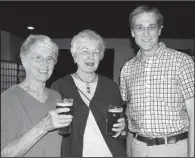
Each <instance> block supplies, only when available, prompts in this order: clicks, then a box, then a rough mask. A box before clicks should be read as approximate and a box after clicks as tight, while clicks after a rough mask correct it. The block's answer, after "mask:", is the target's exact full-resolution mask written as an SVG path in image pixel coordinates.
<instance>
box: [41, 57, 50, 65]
mask: <svg viewBox="0 0 195 158" xmlns="http://www.w3.org/2000/svg"><path fill="white" fill-rule="evenodd" d="M42 65H44V66H48V65H49V62H48V60H47V59H46V58H43V60H42Z"/></svg>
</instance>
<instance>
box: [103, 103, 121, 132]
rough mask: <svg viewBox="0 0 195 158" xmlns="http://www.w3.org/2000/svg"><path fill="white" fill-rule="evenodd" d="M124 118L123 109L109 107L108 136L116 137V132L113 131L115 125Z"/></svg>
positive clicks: (114, 106) (113, 106)
mask: <svg viewBox="0 0 195 158" xmlns="http://www.w3.org/2000/svg"><path fill="white" fill-rule="evenodd" d="M122 117H123V107H121V106H116V105H109V107H108V112H107V120H106V134H107V135H111V136H114V135H115V134H116V132H114V131H112V128H113V124H115V123H117V122H118V119H120V118H122Z"/></svg>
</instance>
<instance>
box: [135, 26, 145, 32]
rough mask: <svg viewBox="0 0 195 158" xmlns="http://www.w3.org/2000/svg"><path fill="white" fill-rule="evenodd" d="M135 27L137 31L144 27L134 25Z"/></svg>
mask: <svg viewBox="0 0 195 158" xmlns="http://www.w3.org/2000/svg"><path fill="white" fill-rule="evenodd" d="M135 29H136V30H138V31H141V30H143V29H144V27H143V26H136V27H135Z"/></svg>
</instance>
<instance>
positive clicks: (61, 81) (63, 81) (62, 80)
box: [52, 74, 71, 86]
mask: <svg viewBox="0 0 195 158" xmlns="http://www.w3.org/2000/svg"><path fill="white" fill-rule="evenodd" d="M70 81H71V75H70V74H68V75H66V76H64V77H62V78H59V79H57V80H56V81H54V82H53V84H52V85H59V86H63V85H64V84H66V83H69V82H70Z"/></svg>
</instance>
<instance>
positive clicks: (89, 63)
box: [85, 62, 95, 66]
mask: <svg viewBox="0 0 195 158" xmlns="http://www.w3.org/2000/svg"><path fill="white" fill-rule="evenodd" d="M85 64H86V65H87V66H94V64H95V63H92V62H87V63H85Z"/></svg>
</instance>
